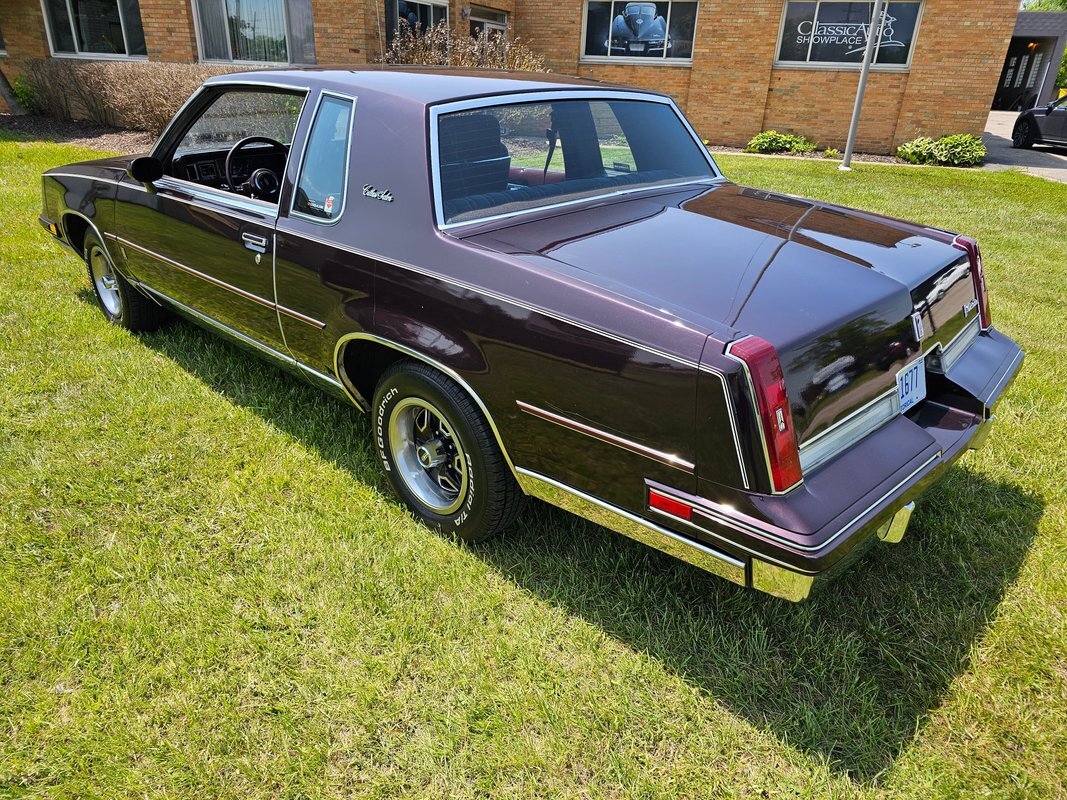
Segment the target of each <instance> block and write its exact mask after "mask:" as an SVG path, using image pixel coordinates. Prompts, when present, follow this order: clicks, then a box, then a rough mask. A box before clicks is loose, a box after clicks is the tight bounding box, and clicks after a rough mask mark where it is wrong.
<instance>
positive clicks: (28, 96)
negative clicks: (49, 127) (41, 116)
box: [11, 75, 41, 114]
mask: <svg viewBox="0 0 1067 800" xmlns="http://www.w3.org/2000/svg"><path fill="white" fill-rule="evenodd" d="M11 91H12V92H13V93H14V95H15V100H16V101H18V104H19V105H20V106H22V107H23V108H24V109H26V110H27V111H32V112H34V113H35V114H36V113H40V111H41V98H40V97H38V96H37V91H36V90H35V89H34V88H33V85H32V84H30V83H29V82H28V81H27V80H26V79H25V78H23V77H22V76H21V75H19V76H18V77H17V78H15V80H14V81H12V83H11Z"/></svg>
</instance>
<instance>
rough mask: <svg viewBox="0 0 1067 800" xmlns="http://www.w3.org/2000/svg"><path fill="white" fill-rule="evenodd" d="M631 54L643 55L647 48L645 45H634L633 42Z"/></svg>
mask: <svg viewBox="0 0 1067 800" xmlns="http://www.w3.org/2000/svg"><path fill="white" fill-rule="evenodd" d="M630 52H631V53H643V52H645V46H644V44H633V43H632V42H631V43H630Z"/></svg>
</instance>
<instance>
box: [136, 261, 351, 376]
mask: <svg viewBox="0 0 1067 800" xmlns="http://www.w3.org/2000/svg"><path fill="white" fill-rule="evenodd" d="M130 283H132V284H133V285H134V286H136V287H137V288H139V289H143V290H144V291H146V292H148V293H150V294H153V295H155V296H156V297H157V298H159V299H160V300H162V301H163V302H165V303H166V304H167V305H172V306H174V307H175V308H178V309H180V310H181V311H183V312H185V313H187V314H189V315H190V316H193V317H196V319H198V320H200V321H201V322H203V323H204V324H205V325H209V326H211V327H212V328H216V329H217V330H219V331H221V332H222V333H224V334H226V335H227V336H230V337H233V338H234V339H237V340H238V341H240V342H243V343H244V344H247V345H248V346H249V347H254V348H255V349H256V350H259V351H260V352H262V353H263V354H264V355H267V356H270V357H271V358H273V359H275V360H277V361H281V362H282V363H284V364H286V365H288V366H293V367H299V368H300V369H302V370H303V371H305V372H307V373H309V374H311V375H313V376H314V377H316V378H318V379H319V380H321V381H324V382H325V383H327V384H330V385H331V386H336V387H337V388H338V389H343V388H344V387H343V386H341V384H340V383H338V382H337V379H336V378H334V377H333V376H332V375H327V374H325V373H323V372H319V371H318V370H316V369H312V368H311V367H309V366H308V365H307V364H305V363H303V362H302V361H297V360H296V359H295V358H293V357H292V356H289V355H286V354H285V353H282V352H279V351H278V350H275V349H274V348H273V347H271V346H270V345H266V344H263V342H261V341H259V340H258V339H253V338H252V337H251V336H246V335H245V334H243V333H241V332H240V331H237V330H234V329H233V328H231V327H230V326H228V325H224V324H223V323H221V322H219V321H218V320H217V319H215V318H214V317H209V316H208V315H207V314H204V313H202V312H200V311H197V310H196V309H195V308H190V307H189V306H187V305H185V304H184V303H180V302H178V301H177V300H175V299H174V298H173V297H170V296H169V295H166V294H163V292H160V291H157V290H156V289H153V288H152V287H151V286H148V285H147V284H144V283H141V282H140V281H130Z"/></svg>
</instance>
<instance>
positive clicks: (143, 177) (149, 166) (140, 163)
mask: <svg viewBox="0 0 1067 800" xmlns="http://www.w3.org/2000/svg"><path fill="white" fill-rule="evenodd" d="M126 174H127V175H129V176H130V177H131V178H133V179H134V180H135V181H140V182H141V183H155V182H156V181H158V180H159V179H160V178H162V177H163V162H162V161H160V160H159V159H158V158H152V156H141V157H140V158H135V159H134V160H133V161H131V162H130V166H128V167H127V168H126Z"/></svg>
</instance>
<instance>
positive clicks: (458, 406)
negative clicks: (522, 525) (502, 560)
mask: <svg viewBox="0 0 1067 800" xmlns="http://www.w3.org/2000/svg"><path fill="white" fill-rule="evenodd" d="M373 415H374V417H373V425H374V439H375V445H376V449H377V451H378V457H379V459H380V461H381V464H382V468H383V469H384V470H385V474H386V476H387V477H388V479H389V483H390V484H391V485H392V487H393V490H394V491H395V492H396V493H397V495H399V496H400V498H401V499H402V500H403V501H404V503H405V504H406V505H407V507H408V508H409V509H410V510H411V512H412V514H413V515H414V516H415V518H416V519H418V520H419V521H420V522H423V523H424V524H426V525H428V526H429V527H431V528H433V529H435V530H438V531H441V532H443V533H446V534H448V535H450V536H455V537H456V538H457V539H462V540H464V541H467V542H476V541H480V540H482V539H486V538H488V537H490V536H492V535H493V534H495V533H498V532H499V531H501V530H503V529H504V528H506V527H507V526H508V525H510V524H511V523H512V522H513V521H514V519H515V517H516V516H518V513H519V511H520V510H521V507H522V499H523V495H522V492H521V491H520V489H519V487H518V484H517V483H516V482H515V479H514V477H513V476H512V474H511V471H510V469H509V467H508V465H507V463H506V462H505V460H504V456H503V454H502V453H501V452H500V448H499V447H498V446H497V444H496V441H495V439H494V437H493V432H492V430H491V429H490V427H489V424H488V422H486V420H485V417H484V416H483V415H482V413H481V411H480V410H479V409H478V407H477V406H476V405H475V403H474V401H473V400H472V399H471V397H470V396H469V395H468V394H467V393H466V392H465V391H464V390H463V389H462V388H461V387H460V386H459V385H458V384H457V383H456V382H455V381H453V380H451V379H450V378H448V377H447V376H445V375H442V374H441V373H440V372H438V371H437V370H435V369H433V368H432V367H430V366H428V365H426V364H422V363H418V362H412V361H402V362H399V363H398V364H395V365H393V366H392V367H390V368H389V369H388V370H386V372H385V374H384V375H383V376H382V379H381V381H379V383H378V388H377V390H376V391H375V393H374V405H373Z"/></svg>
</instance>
